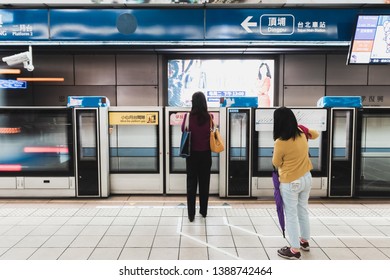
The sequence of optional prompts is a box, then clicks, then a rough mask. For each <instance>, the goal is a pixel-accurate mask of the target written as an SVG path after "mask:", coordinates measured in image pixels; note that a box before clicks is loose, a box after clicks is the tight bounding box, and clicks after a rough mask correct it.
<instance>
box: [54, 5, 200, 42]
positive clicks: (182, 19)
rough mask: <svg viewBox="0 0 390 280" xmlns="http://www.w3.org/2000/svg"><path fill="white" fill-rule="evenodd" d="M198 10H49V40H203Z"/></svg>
mask: <svg viewBox="0 0 390 280" xmlns="http://www.w3.org/2000/svg"><path fill="white" fill-rule="evenodd" d="M203 19H204V12H203V10H202V9H163V10H162V9H144V10H142V9H136V10H123V9H120V10H105V9H103V10H100V9H99V10H92V9H61V10H59V9H54V10H51V11H50V24H51V25H50V35H51V39H52V40H56V41H58V40H75V41H157V42H161V41H186V40H191V41H193V40H203V39H204V20H203Z"/></svg>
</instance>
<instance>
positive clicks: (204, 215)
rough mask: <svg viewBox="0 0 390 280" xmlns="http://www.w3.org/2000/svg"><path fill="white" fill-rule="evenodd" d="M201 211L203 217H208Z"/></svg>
mask: <svg viewBox="0 0 390 280" xmlns="http://www.w3.org/2000/svg"><path fill="white" fill-rule="evenodd" d="M199 213H200V214H201V215H202V217H203V218H206V217H207V214H204V213H202V212H199Z"/></svg>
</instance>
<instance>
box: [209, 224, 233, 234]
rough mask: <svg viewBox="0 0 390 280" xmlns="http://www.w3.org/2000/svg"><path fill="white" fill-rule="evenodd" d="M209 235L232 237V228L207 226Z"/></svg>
mask: <svg viewBox="0 0 390 280" xmlns="http://www.w3.org/2000/svg"><path fill="white" fill-rule="evenodd" d="M206 233H207V235H231V234H232V233H231V228H230V227H229V226H224V225H220V226H206Z"/></svg>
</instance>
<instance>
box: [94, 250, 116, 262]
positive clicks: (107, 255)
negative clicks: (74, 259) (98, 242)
mask: <svg viewBox="0 0 390 280" xmlns="http://www.w3.org/2000/svg"><path fill="white" fill-rule="evenodd" d="M121 251H122V248H95V250H94V251H93V252H92V254H91V255H90V256H89V260H117V259H118V258H119V255H120V254H121Z"/></svg>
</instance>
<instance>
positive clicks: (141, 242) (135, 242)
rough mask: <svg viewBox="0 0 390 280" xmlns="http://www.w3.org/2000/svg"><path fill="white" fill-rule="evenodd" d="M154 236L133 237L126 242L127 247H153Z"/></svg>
mask: <svg viewBox="0 0 390 280" xmlns="http://www.w3.org/2000/svg"><path fill="white" fill-rule="evenodd" d="M153 240H154V236H153V235H145V236H144V235H131V236H129V238H128V239H127V241H126V244H125V247H152V244H153Z"/></svg>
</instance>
